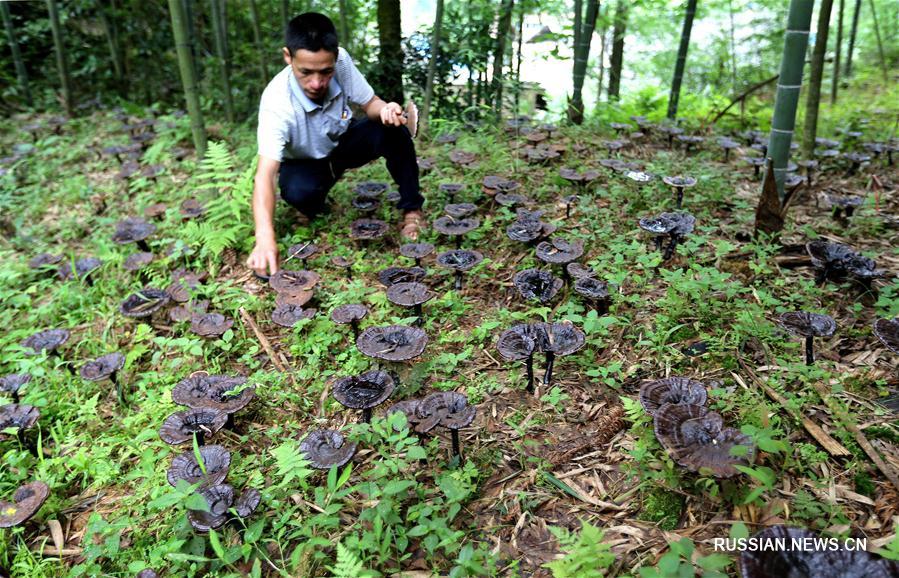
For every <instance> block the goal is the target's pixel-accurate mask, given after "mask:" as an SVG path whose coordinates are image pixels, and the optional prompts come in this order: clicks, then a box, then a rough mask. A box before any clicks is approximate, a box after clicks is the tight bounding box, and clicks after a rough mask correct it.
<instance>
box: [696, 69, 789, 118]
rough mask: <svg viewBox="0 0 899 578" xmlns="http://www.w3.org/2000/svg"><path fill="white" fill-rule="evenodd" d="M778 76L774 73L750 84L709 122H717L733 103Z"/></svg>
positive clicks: (743, 98) (778, 76)
mask: <svg viewBox="0 0 899 578" xmlns="http://www.w3.org/2000/svg"><path fill="white" fill-rule="evenodd" d="M778 78H780V75H779V74H775V75H774V76H772V77H771V78H769V79H767V80H763V81H761V82H759V83H758V84H753V85H752V86H750V87H749V88H747V89H746V90H744V91H743V92H741V93H740V94H739V95H737V97H736V98H734V99H733V100H732V101H731V102H730V104H728V105H727V106H726V107H724V110H722V111H720V112H719V113H718V114H716V115H715V118H713V119H712V122H710V123H709V124H715V123H716V122H718V121H719V120H721V117H722V116H724V115H725V114H726V113H727V111H729V110H730V109H731V108H732V107H733V106H734V105H735V104H737V103H738V102H740V101H742V100H745V99H746V97H747V96H749V95H750V94H752V93H753V92H755V91H757V90H759V89H760V88H763V87H765V86H767V85H769V84H771V83H772V82H774V81H775V80H777V79H778Z"/></svg>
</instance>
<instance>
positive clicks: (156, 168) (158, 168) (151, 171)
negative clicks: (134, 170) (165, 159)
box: [140, 165, 165, 179]
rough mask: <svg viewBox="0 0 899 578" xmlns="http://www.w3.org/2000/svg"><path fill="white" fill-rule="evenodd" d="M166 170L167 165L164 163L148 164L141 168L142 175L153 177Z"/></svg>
mask: <svg viewBox="0 0 899 578" xmlns="http://www.w3.org/2000/svg"><path fill="white" fill-rule="evenodd" d="M164 172H165V167H164V166H163V165H147V166H145V167H144V168H142V169H141V170H140V175H141V176H142V177H146V178H148V179H152V178H154V177H158V176H159V175H161V174H162V173H164Z"/></svg>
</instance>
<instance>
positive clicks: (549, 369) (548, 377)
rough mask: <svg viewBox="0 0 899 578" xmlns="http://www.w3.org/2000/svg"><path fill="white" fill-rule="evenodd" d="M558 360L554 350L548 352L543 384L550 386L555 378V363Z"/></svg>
mask: <svg viewBox="0 0 899 578" xmlns="http://www.w3.org/2000/svg"><path fill="white" fill-rule="evenodd" d="M555 361H556V354H555V353H554V352H552V351H547V352H546V373H544V374H543V385H546V386H549V384H550V383H552V379H553V364H554V363H555Z"/></svg>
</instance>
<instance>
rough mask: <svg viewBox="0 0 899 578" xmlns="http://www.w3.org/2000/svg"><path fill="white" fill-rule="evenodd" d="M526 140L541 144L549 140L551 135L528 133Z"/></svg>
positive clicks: (535, 132) (540, 132)
mask: <svg viewBox="0 0 899 578" xmlns="http://www.w3.org/2000/svg"><path fill="white" fill-rule="evenodd" d="M525 138H526V139H527V141H528V142H531V143H539V142H543V141H545V140H546V139H548V138H549V135H548V134H546V133H545V132H542V131H539V130H535V131H530V132H528V134H527V136H526V137H525Z"/></svg>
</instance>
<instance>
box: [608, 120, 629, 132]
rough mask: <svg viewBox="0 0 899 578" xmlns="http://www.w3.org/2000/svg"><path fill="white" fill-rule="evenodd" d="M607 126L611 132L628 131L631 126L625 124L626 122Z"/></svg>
mask: <svg viewBox="0 0 899 578" xmlns="http://www.w3.org/2000/svg"><path fill="white" fill-rule="evenodd" d="M609 126H610V127H611V128H612V130H628V129H630V128H631V125H629V124H627V123H626V122H612V123H609Z"/></svg>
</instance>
